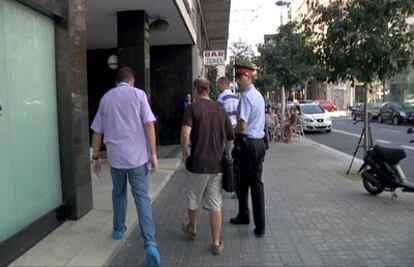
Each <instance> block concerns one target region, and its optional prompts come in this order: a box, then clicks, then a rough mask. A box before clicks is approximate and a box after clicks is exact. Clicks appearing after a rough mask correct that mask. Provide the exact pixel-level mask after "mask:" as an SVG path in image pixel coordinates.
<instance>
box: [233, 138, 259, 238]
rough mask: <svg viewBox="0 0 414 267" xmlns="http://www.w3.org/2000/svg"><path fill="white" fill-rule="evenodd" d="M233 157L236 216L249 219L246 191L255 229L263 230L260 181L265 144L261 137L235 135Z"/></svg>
mask: <svg viewBox="0 0 414 267" xmlns="http://www.w3.org/2000/svg"><path fill="white" fill-rule="evenodd" d="M236 148H237V149H235V150H236V151H235V153H234V157H235V162H236V164H237V167H236V168H237V169H238V170H237V175H238V177H239V180H238V188H237V197H238V200H239V214H238V218H239V219H241V220H243V221H248V220H249V205H248V193H249V188H250V194H251V198H252V207H253V218H254V224H255V225H256V229H257V230H259V231H264V230H265V200H264V185H263V182H262V172H263V161H264V158H265V155H266V146H265V143H264V141H263V139H250V138H248V137H246V136H242V137H241V136H239V135H238V136H237V137H236Z"/></svg>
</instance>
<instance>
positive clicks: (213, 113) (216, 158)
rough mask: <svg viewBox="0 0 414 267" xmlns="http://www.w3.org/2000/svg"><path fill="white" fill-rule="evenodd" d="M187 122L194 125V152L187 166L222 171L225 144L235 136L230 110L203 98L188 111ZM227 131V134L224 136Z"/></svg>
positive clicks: (185, 114)
mask: <svg viewBox="0 0 414 267" xmlns="http://www.w3.org/2000/svg"><path fill="white" fill-rule="evenodd" d="M184 125H186V126H190V127H191V134H190V141H191V153H190V157H189V158H188V159H187V162H186V167H187V169H188V170H189V171H190V172H194V173H219V172H221V160H222V158H223V153H224V144H225V142H227V141H228V140H233V139H234V131H233V127H232V125H231V121H230V119H229V117H228V115H227V113H226V111H225V110H224V109H223V108H221V107H219V105H218V104H217V103H215V102H213V101H211V100H207V99H200V100H197V101H196V102H194V103H192V104H191V105H190V106H188V108H187V109H186V110H185V112H184V118H183V126H184ZM223 127H224V130H223ZM224 133H225V134H226V136H223V135H224Z"/></svg>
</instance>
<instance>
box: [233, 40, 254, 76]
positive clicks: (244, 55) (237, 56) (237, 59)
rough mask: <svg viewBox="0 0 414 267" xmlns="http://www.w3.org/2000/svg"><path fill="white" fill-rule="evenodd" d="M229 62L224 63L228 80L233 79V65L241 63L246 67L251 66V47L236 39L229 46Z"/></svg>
mask: <svg viewBox="0 0 414 267" xmlns="http://www.w3.org/2000/svg"><path fill="white" fill-rule="evenodd" d="M229 49H230V62H229V64H228V65H226V73H227V77H228V78H229V79H230V80H233V68H234V65H243V66H247V67H252V66H253V63H252V58H253V48H252V47H251V45H249V44H247V43H245V42H243V41H242V40H238V41H237V42H234V43H232V44H231V46H230V48H229Z"/></svg>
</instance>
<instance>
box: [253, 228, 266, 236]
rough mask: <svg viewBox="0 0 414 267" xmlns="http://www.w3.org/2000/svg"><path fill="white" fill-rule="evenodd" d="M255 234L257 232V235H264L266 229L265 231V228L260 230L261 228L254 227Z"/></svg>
mask: <svg viewBox="0 0 414 267" xmlns="http://www.w3.org/2000/svg"><path fill="white" fill-rule="evenodd" d="M254 234H255V235H256V236H257V237H263V236H264V235H265V231H264V230H259V229H257V228H255V229H254Z"/></svg>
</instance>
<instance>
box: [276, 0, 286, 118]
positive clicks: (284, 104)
mask: <svg viewBox="0 0 414 267" xmlns="http://www.w3.org/2000/svg"><path fill="white" fill-rule="evenodd" d="M276 5H277V6H278V7H280V25H279V28H280V27H282V25H283V10H282V9H283V6H289V2H287V1H283V0H279V1H277V2H276ZM285 95H286V92H285V86H282V123H285V120H286V119H285V109H286V97H285Z"/></svg>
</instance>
